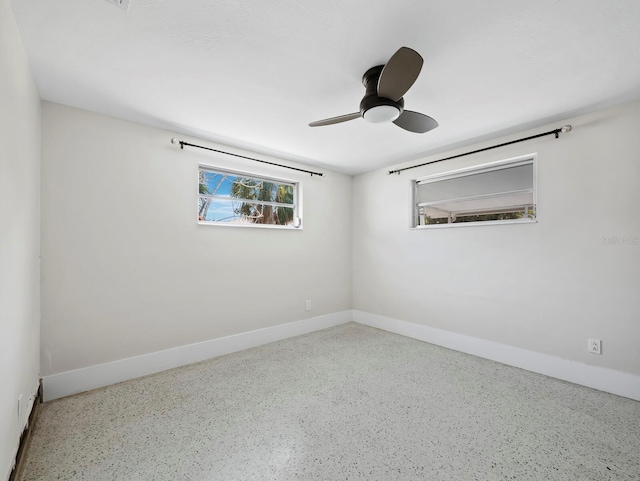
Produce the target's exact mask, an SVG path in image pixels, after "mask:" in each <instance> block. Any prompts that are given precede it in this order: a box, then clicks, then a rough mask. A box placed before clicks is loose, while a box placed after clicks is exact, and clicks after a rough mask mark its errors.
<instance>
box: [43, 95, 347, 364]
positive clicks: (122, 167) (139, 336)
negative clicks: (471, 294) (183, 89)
mask: <svg viewBox="0 0 640 481" xmlns="http://www.w3.org/2000/svg"><path fill="white" fill-rule="evenodd" d="M42 116H43V121H42V129H43V132H42V150H43V157H42V184H43V188H42V199H43V210H42V229H43V236H42V277H43V281H42V312H43V314H42V341H41V342H42V371H43V374H44V375H45V376H47V375H51V374H56V373H61V372H65V371H71V370H76V369H80V368H84V367H87V366H93V365H98V364H103V363H107V362H110V361H115V360H118V359H124V358H129V357H132V356H138V355H142V354H145V353H152V352H156V351H161V350H165V349H169V348H173V347H177V346H184V345H187V344H190V343H195V342H199V341H204V340H208V339H217V338H220V337H223V336H229V335H233V334H238V333H243V332H247V331H252V330H256V329H261V328H267V327H271V326H276V325H280V324H283V323H288V322H292V321H299V320H304V319H310V318H312V317H317V316H322V315H326V314H330V313H336V312H339V311H344V310H348V309H350V308H351V267H350V265H351V209H350V205H351V177H349V176H345V175H341V174H337V173H333V172H327V171H325V172H326V173H327V175H326V177H323V178H321V177H311V176H309V175H308V174H303V173H299V172H295V171H290V170H285V169H282V168H278V167H272V166H267V165H263V164H258V163H255V162H251V161H248V160H243V159H239V158H235V157H229V156H223V155H220V154H215V153H211V152H206V151H202V150H197V149H189V148H185V150H180V149H179V148H177V147H174V146H172V145H170V143H169V140H170V138H171V137H173V136H175V137H180V138H181V139H183V140H188V141H191V142H194V143H200V144H203V143H204V142H202V141H198V140H195V139H188V138H185V137H183V136H177V135H175V134H173V133H171V132H166V131H162V130H158V129H155V128H150V127H145V126H142V125H139V124H135V123H131V122H125V121H122V120H117V119H114V118H110V117H106V116H102V115H98V114H95V113H90V112H86V111H82V110H77V109H74V108H70V107H65V106H61V105H58V104H53V103H49V102H43V107H42ZM206 145H208V146H212V147H216V146H215V145H214V144H210V143H206ZM244 154H245V155H251V154H250V153H244ZM272 160H273V159H272ZM199 163H203V164H210V165H217V166H219V167H223V168H237V169H241V170H249V171H252V172H255V173H258V174H263V175H270V176H276V177H283V178H286V179H292V180H299V181H301V182H302V188H303V196H304V207H303V209H304V212H303V213H304V229H303V230H278V229H268V228H265V229H259V228H241V227H220V226H203V225H198V224H197V222H196V215H197V182H198V180H197V168H198V164H199ZM314 170H316V169H314ZM318 170H322V169H318ZM305 299H311V301H312V307H313V308H312V310H311V311H309V312H306V311H305V302H304V301H305Z"/></svg>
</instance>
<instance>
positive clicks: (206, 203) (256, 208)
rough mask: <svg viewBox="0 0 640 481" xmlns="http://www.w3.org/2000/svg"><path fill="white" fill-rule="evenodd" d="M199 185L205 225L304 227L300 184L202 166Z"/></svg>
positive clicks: (202, 218)
mask: <svg viewBox="0 0 640 481" xmlns="http://www.w3.org/2000/svg"><path fill="white" fill-rule="evenodd" d="M198 184H199V185H198V221H199V222H201V223H204V224H225V225H245V226H266V225H269V226H276V227H296V228H299V227H301V226H302V219H301V213H300V199H299V197H300V185H299V184H298V183H297V182H290V181H285V180H278V179H270V178H264V177H257V176H254V175H246V174H244V173H240V172H231V171H222V170H212V169H209V168H207V167H202V166H201V167H200V169H199V171H198Z"/></svg>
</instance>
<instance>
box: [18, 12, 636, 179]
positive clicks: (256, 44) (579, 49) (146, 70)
mask: <svg viewBox="0 0 640 481" xmlns="http://www.w3.org/2000/svg"><path fill="white" fill-rule="evenodd" d="M12 6H13V10H14V13H15V17H16V21H17V23H18V27H19V29H20V31H21V34H22V38H23V42H24V45H25V48H26V50H27V54H28V56H29V58H30V61H31V65H32V68H33V71H34V75H35V78H36V82H37V85H38V88H39V91H40V94H41V96H42V98H43V99H46V100H50V101H53V102H58V103H62V104H66V105H70V106H73V107H78V108H82V109H87V110H91V111H94V112H98V113H102V114H107V115H111V116H114V117H118V118H122V119H127V120H132V121H135V122H140V123H143V124H147V125H152V126H156V127H161V128H166V129H169V130H172V131H175V132H178V133H183V134H188V135H192V136H195V137H198V138H201V139H207V140H212V141H216V142H220V143H223V144H226V145H229V146H235V147H243V148H247V149H249V150H252V151H254V152H258V153H263V154H271V155H276V156H278V157H281V158H283V159H289V160H295V161H300V162H303V163H306V164H310V165H317V166H325V167H327V168H331V169H335V170H338V171H341V172H345V173H351V174H353V173H359V172H365V171H369V170H373V169H376V168H381V167H386V166H389V165H392V164H394V163H397V162H401V161H406V160H413V159H416V158H418V157H420V156H423V155H426V154H430V153H434V152H438V151H442V150H444V149H445V148H447V147H451V146H459V145H464V144H468V143H471V142H472V141H473V140H478V139H483V138H489V137H491V136H493V135H497V134H500V133H508V132H513V131H515V130H517V129H518V128H524V127H533V126H536V125H542V124H543V123H547V122H549V121H554V120H560V119H562V118H565V117H567V116H569V115H573V114H577V113H583V112H587V111H589V110H593V109H596V108H599V107H605V106H609V105H615V104H617V103H622V102H625V101H630V100H635V99H638V98H640V28H639V27H638V25H640V1H638V0H610V1H606V2H605V1H602V0H537V1H535V2H534V1H531V0H488V1H484V2H479V1H477V0H448V1H444V0H440V1H435V0H406V1H402V2H398V1H397V0H393V1H392V0H366V1H365V0H352V1H349V2H346V1H344V0H324V1H322V2H304V1H299V0H260V1H258V0H253V1H252V0H216V1H210V0H190V1H183V0H131V6H130V8H129V11H128V12H126V11H123V10H121V9H118V8H117V7H115V6H113V5H111V4H109V3H108V2H106V1H104V0H66V1H64V2H52V1H51V0H13V1H12ZM401 46H407V47H411V48H413V49H415V50H417V51H418V52H420V54H421V55H422V56H423V57H424V60H425V62H424V67H423V69H422V73H421V75H420V77H419V78H418V80H417V82H416V83H415V84H414V85H413V87H412V88H411V90H409V92H408V93H407V94H406V95H405V97H404V98H405V106H406V108H407V109H410V110H415V111H418V112H423V113H425V114H428V115H430V116H432V117H434V118H435V119H436V120H438V122H439V123H440V127H438V128H437V129H435V130H433V131H431V132H428V133H425V134H414V133H409V132H406V131H404V130H402V129H400V128H398V127H396V126H395V125H393V124H370V123H368V122H366V121H364V120H363V119H356V120H353V121H350V122H346V123H341V124H336V125H331V126H326V127H315V128H311V127H309V126H308V125H307V124H308V123H309V122H311V121H314V120H319V119H323V118H327V117H333V116H337V115H342V114H347V113H351V112H356V111H357V110H358V106H359V102H360V100H361V98H362V96H363V95H364V87H363V85H362V83H361V77H362V75H363V73H364V72H365V71H366V70H367V69H368V68H370V67H373V66H375V65H380V64H384V63H385V62H386V61H387V60H388V59H389V57H390V56H391V55H392V54H393V53H394V52H395V51H396V50H397V49H398V48H399V47H401Z"/></svg>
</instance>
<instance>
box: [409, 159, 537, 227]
mask: <svg viewBox="0 0 640 481" xmlns="http://www.w3.org/2000/svg"><path fill="white" fill-rule="evenodd" d="M535 161H536V157H535V155H529V156H527V157H523V158H519V159H510V160H505V161H500V162H494V163H491V164H484V165H480V166H476V167H472V168H468V169H461V170H455V171H451V172H445V173H443V174H436V175H432V176H429V177H424V178H422V179H417V180H416V181H415V191H414V198H415V220H414V225H415V226H416V227H423V226H433V225H442V224H449V225H450V224H463V223H481V222H491V223H502V222H532V221H534V220H535V219H536V188H535V187H536V181H535V177H536V176H535Z"/></svg>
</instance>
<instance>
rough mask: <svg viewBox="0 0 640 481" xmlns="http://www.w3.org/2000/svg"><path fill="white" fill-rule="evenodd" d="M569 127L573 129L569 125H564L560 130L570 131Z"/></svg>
mask: <svg viewBox="0 0 640 481" xmlns="http://www.w3.org/2000/svg"><path fill="white" fill-rule="evenodd" d="M571 129H573V127H571V125H565V126H564V127H562V128H561V129H560V130H562V132H571Z"/></svg>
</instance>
